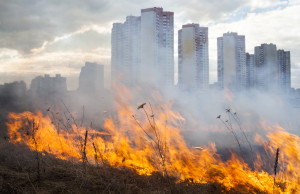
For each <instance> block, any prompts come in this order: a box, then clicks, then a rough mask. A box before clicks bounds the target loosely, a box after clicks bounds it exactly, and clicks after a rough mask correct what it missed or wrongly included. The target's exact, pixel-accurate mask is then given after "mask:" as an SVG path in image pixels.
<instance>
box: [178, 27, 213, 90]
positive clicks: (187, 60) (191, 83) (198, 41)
mask: <svg viewBox="0 0 300 194" xmlns="http://www.w3.org/2000/svg"><path fill="white" fill-rule="evenodd" d="M178 85H179V87H180V88H182V89H184V90H187V91H193V90H195V89H199V90H206V89H208V88H209V62H208V28H207V27H200V26H199V24H186V25H183V26H182V29H180V30H179V31H178Z"/></svg>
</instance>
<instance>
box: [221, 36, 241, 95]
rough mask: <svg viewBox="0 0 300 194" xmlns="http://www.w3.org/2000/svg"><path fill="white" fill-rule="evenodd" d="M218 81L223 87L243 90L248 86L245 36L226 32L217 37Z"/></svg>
mask: <svg viewBox="0 0 300 194" xmlns="http://www.w3.org/2000/svg"><path fill="white" fill-rule="evenodd" d="M217 44H218V83H219V86H220V87H221V88H228V89H230V90H233V91H236V90H242V89H244V88H245V86H246V59H245V58H246V56H245V36H241V35H238V34H237V33H234V32H231V33H225V34H223V36H222V37H219V38H218V39H217Z"/></svg>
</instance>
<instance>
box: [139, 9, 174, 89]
mask: <svg viewBox="0 0 300 194" xmlns="http://www.w3.org/2000/svg"><path fill="white" fill-rule="evenodd" d="M140 79H141V80H142V81H144V82H148V83H151V84H155V85H157V86H173V85H174V13H173V12H168V11H163V8H157V7H154V8H148V9H142V10H141V71H140Z"/></svg>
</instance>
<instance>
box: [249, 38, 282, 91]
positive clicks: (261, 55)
mask: <svg viewBox="0 0 300 194" xmlns="http://www.w3.org/2000/svg"><path fill="white" fill-rule="evenodd" d="M254 65H255V87H256V88H257V89H260V90H264V91H271V90H277V89H278V78H279V68H278V64H277V49H276V45H275V44H261V45H260V46H256V47H255V48H254Z"/></svg>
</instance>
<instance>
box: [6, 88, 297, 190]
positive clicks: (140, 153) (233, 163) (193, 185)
mask: <svg viewBox="0 0 300 194" xmlns="http://www.w3.org/2000/svg"><path fill="white" fill-rule="evenodd" d="M125 93H126V92H125ZM136 109H137V110H136ZM117 110H118V111H117V116H116V117H114V118H113V117H111V118H106V119H105V123H104V125H103V131H101V132H100V131H98V130H95V129H93V128H92V127H81V126H80V125H78V124H77V123H76V120H75V119H74V118H75V117H74V116H72V115H71V116H70V118H72V119H71V120H72V121H73V122H70V121H69V120H68V119H67V121H66V123H61V124H60V123H56V122H55V121H54V120H53V119H51V118H50V117H49V116H45V115H43V114H42V113H40V112H36V113H32V112H23V113H18V114H17V113H10V114H9V115H8V122H7V127H8V135H9V141H10V142H11V143H13V144H16V145H26V146H28V147H29V149H30V150H32V151H33V152H35V153H37V154H36V157H35V158H36V161H37V162H36V163H37V164H38V165H37V167H36V168H35V169H37V170H36V174H37V175H39V173H40V171H42V168H41V167H40V164H41V163H42V161H43V160H44V159H43V158H44V157H46V156H47V155H52V156H55V157H56V158H58V159H61V160H65V161H68V162H70V163H72V164H73V166H74V169H71V170H70V171H71V172H69V173H73V170H74V172H77V171H76V169H80V172H81V175H80V176H79V177H80V178H79V179H80V180H81V181H84V180H93V181H94V180H98V178H97V177H98V176H100V177H101V176H103V173H104V172H102V171H103V170H104V171H106V170H107V169H108V170H107V171H108V174H109V173H110V171H111V172H112V173H113V172H114V170H116V169H118V170H120V169H122V170H121V171H120V173H121V174H122V173H124V174H127V172H128V174H132V176H135V177H136V178H135V179H134V180H135V181H137V180H138V179H139V178H137V177H143V178H141V179H143V181H146V182H147V181H149V180H155V181H158V182H161V185H160V186H155V183H154V182H155V181H153V182H152V183H151V184H148V185H151V186H153V188H152V190H151V189H149V188H148V186H146V187H145V188H143V187H144V186H142V185H144V184H145V182H143V181H142V182H143V183H142V185H140V184H139V183H138V184H133V187H137V188H139V189H141V188H143V189H145V190H143V189H142V190H139V189H137V192H138V191H143V192H144V191H145V192H150V191H153V190H156V191H160V192H162V193H163V192H173V191H174V192H177V191H178V192H179V193H180V192H181V193H182V192H194V190H189V189H195V192H196V191H197V192H201V193H203V192H205V191H208V190H209V189H210V188H211V185H217V186H216V187H215V191H212V192H220V191H226V192H231V191H238V192H250V193H258V192H263V193H273V192H274V193H296V192H297V191H298V190H299V184H300V176H299V174H298V172H300V166H299V163H300V152H299V151H300V138H299V137H298V136H296V135H292V134H289V133H288V132H285V131H284V130H283V129H281V128H279V127H277V126H274V127H272V128H273V130H272V131H271V132H270V133H269V134H268V135H267V137H268V140H267V141H263V140H261V139H260V138H259V137H257V138H256V141H257V142H258V143H259V144H260V145H261V146H263V147H264V151H265V153H266V155H260V153H256V157H255V159H254V157H253V156H251V158H252V157H253V158H252V159H251V160H252V161H253V163H254V164H255V165H254V166H255V169H251V168H250V167H249V166H248V164H247V163H246V162H244V159H243V158H241V157H239V156H238V155H237V154H234V153H232V154H231V158H230V159H228V160H227V161H223V160H222V159H221V158H220V156H219V155H218V154H217V149H216V147H215V145H214V143H211V144H209V145H207V146H201V149H193V148H192V147H189V146H188V145H187V144H186V142H185V141H184V138H183V137H182V135H181V133H180V128H179V127H178V126H181V123H182V122H184V118H183V117H182V116H181V115H180V114H179V113H177V112H175V111H173V110H172V103H170V102H169V103H166V104H159V103H157V105H156V106H153V107H152V106H151V105H150V104H149V103H147V104H146V103H141V104H140V105H139V106H137V107H135V106H130V105H129V103H128V102H127V100H126V99H122V98H120V99H118V100H117ZM68 113H69V114H71V113H70V111H68ZM132 114H136V115H132ZM230 126H231V124H230ZM229 129H230V130H231V129H232V128H229ZM241 131H242V129H241ZM247 141H248V139H247ZM277 148H280V155H278V154H276V150H277ZM251 150H252V147H251ZM252 151H253V150H252ZM251 154H252V153H251ZM275 158H276V162H275V163H276V170H277V171H275V172H277V174H276V177H275V175H274V174H271V173H268V172H270V171H272V169H273V168H274V161H275ZM79 166H80V167H79ZM111 167H113V168H111ZM49 169H51V168H49ZM93 169H94V170H93ZM95 169H101V170H100V171H99V173H97V172H98V170H95ZM112 169H114V170H112ZM124 169H127V170H125V171H124ZM128 169H129V170H128ZM266 169H267V170H266ZM54 171H55V170H54ZM118 172H119V171H118ZM41 174H43V173H41ZM104 174H105V173H104ZM138 175H139V176H138ZM44 176H45V175H44ZM70 176H71V175H70ZM90 176H92V177H90ZM126 176H127V175H126ZM126 176H125V177H126ZM71 177H72V176H71ZM76 177H78V176H76ZM153 177H154V178H153ZM73 178H74V177H73ZM275 178H276V179H275ZM41 179H42V180H43V178H41ZM47 179H49V177H46V178H45V180H47ZM107 179H109V178H107ZM114 179H115V178H114ZM274 179H275V181H274ZM75 180H77V179H75ZM125 180H128V177H127V178H124V179H121V180H119V178H117V179H116V180H114V181H117V185H118V186H117V187H119V186H120V184H121V185H123V186H124V184H125V183H122V181H125ZM119 181H121V182H119ZM96 182H97V181H96ZM137 182H138V181H137ZM150 182H151V181H150ZM175 183H177V184H175ZM96 184H100V185H101V183H98V182H97V183H96ZM111 184H112V183H111V182H106V186H108V185H111ZM129 184H132V183H129ZM104 185H105V184H104ZM146 185H147V184H146ZM206 185H209V189H207V190H205V189H204V190H201V189H203V187H205V186H206ZM123 186H122V189H121V190H119V189H117V190H116V192H123V191H126V192H135V191H133V190H130V189H128V188H127V186H128V185H127V183H126V184H125V186H124V187H123ZM91 187H92V186H91ZM96 187H97V188H98V186H96ZM33 188H34V187H33ZM99 188H100V187H99ZM99 188H98V189H99ZM156 188H157V189H156ZM101 189H103V188H102V187H101ZM123 189H125V190H123ZM148 189H149V190H148ZM165 189H167V190H165ZM173 189H175V190H173ZM176 189H179V190H176ZM104 190H105V189H104ZM106 191H107V190H106ZM91 192H93V191H91Z"/></svg>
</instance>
